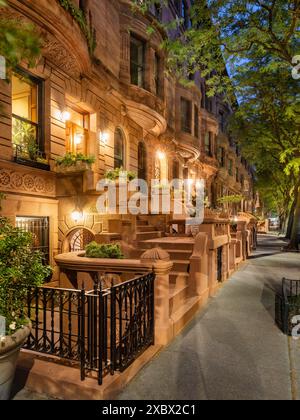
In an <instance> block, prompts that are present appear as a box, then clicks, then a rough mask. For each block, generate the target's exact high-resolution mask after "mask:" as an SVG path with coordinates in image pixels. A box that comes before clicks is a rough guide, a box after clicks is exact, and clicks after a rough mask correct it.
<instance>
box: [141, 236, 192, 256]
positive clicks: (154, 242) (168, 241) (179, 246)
mask: <svg viewBox="0 0 300 420" xmlns="http://www.w3.org/2000/svg"><path fill="white" fill-rule="evenodd" d="M141 246H142V247H143V248H147V249H150V248H155V247H157V246H159V247H160V248H163V249H166V250H173V249H174V250H184V251H191V252H192V251H193V249H194V242H193V241H183V242H180V241H178V240H174V238H165V237H164V238H163V239H151V240H145V241H143V242H142V243H141Z"/></svg>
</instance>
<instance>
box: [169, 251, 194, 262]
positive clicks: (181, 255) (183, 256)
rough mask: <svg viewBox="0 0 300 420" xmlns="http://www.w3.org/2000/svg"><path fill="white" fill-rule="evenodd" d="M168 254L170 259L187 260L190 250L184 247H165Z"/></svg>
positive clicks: (189, 256) (190, 253)
mask: <svg viewBox="0 0 300 420" xmlns="http://www.w3.org/2000/svg"><path fill="white" fill-rule="evenodd" d="M165 251H167V252H168V253H169V254H170V258H171V260H172V261H173V260H187V261H189V260H190V258H191V256H192V253H193V252H192V251H191V250H184V249H165Z"/></svg>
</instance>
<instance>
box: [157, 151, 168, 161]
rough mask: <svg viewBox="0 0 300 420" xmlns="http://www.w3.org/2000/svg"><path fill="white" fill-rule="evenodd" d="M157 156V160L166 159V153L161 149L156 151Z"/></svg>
mask: <svg viewBox="0 0 300 420" xmlns="http://www.w3.org/2000/svg"><path fill="white" fill-rule="evenodd" d="M157 157H158V159H159V160H165V159H166V154H165V153H164V152H162V151H161V150H159V151H158V152H157Z"/></svg>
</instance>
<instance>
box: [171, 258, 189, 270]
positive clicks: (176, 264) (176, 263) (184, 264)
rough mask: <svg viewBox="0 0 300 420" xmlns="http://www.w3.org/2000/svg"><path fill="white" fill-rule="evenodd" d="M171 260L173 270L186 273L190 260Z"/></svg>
mask: <svg viewBox="0 0 300 420" xmlns="http://www.w3.org/2000/svg"><path fill="white" fill-rule="evenodd" d="M172 261H173V270H174V271H179V272H181V273H188V268H189V264H190V261H189V260H172Z"/></svg>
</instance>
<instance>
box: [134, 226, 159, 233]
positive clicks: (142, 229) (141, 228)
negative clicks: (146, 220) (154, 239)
mask: <svg viewBox="0 0 300 420" xmlns="http://www.w3.org/2000/svg"><path fill="white" fill-rule="evenodd" d="M136 229H137V232H139V233H144V232H156V229H155V227H154V226H146V225H142V226H139V225H138V226H137V227H136Z"/></svg>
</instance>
